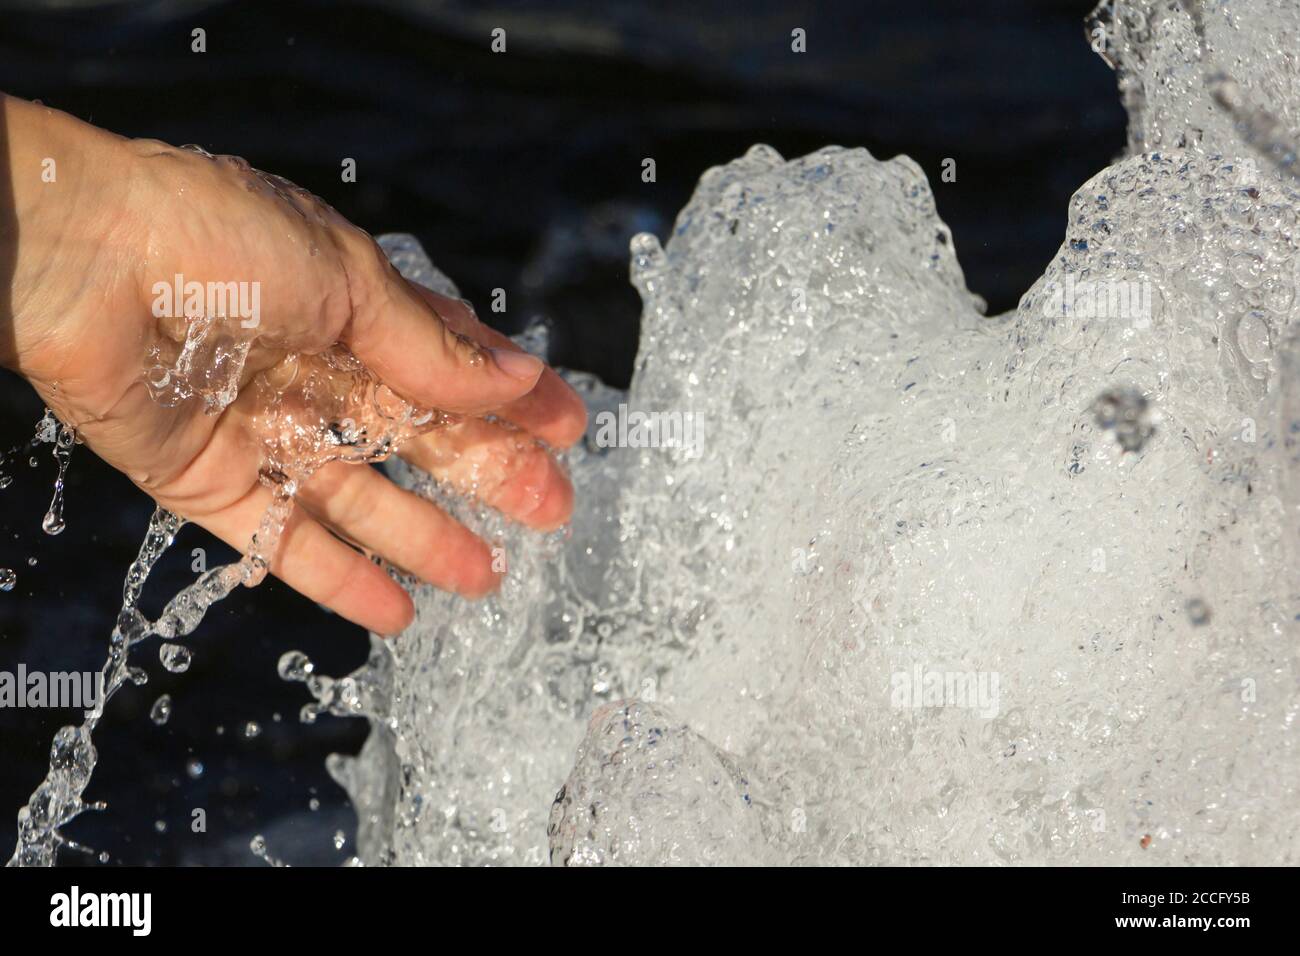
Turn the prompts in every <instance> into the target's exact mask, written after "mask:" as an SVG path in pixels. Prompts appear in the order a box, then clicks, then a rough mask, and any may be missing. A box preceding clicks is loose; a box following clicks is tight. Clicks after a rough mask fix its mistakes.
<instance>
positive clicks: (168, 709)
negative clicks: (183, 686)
mask: <svg viewBox="0 0 1300 956" xmlns="http://www.w3.org/2000/svg"><path fill="white" fill-rule="evenodd" d="M171 716H172V698H171V695H170V694H163V695H162V696H161V697H159V698H158V699H157V700H155V701H154V702H153V707H152V708H151V709H150V711H149V719H150V720H152V721H153V722H154V723H155V724H157V725H158V726H159V727H161V726H162V725H163V724H165V723H167V721H169V720H171Z"/></svg>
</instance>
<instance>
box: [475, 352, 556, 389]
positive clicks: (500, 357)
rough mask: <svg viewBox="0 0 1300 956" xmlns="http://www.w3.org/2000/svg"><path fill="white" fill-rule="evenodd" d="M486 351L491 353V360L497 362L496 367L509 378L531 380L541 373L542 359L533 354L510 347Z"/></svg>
mask: <svg viewBox="0 0 1300 956" xmlns="http://www.w3.org/2000/svg"><path fill="white" fill-rule="evenodd" d="M488 351H489V352H491V353H492V361H494V362H496V363H497V368H499V369H501V371H503V372H505V373H506V374H507V375H509V376H510V377H511V378H517V379H519V380H520V381H523V382H531V381H533V380H534V379H536V378H537V376H539V375H541V374H542V368H543V365H542V360H541V359H539V358H537V357H536V356H535V355H529V354H528V353H527V352H516V351H514V350H512V349H488Z"/></svg>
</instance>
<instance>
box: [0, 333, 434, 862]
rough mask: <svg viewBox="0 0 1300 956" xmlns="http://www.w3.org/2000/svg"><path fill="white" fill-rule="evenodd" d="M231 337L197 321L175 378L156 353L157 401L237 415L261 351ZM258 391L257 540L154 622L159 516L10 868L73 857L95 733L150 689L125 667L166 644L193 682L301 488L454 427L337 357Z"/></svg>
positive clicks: (291, 371)
mask: <svg viewBox="0 0 1300 956" xmlns="http://www.w3.org/2000/svg"><path fill="white" fill-rule="evenodd" d="M230 326H231V323H229V322H225V321H218V320H215V319H212V318H210V317H201V318H196V319H194V320H193V321H192V322H191V323H190V325H189V326H188V327H187V330H186V334H185V342H184V345H183V346H182V347H181V349H180V350H179V354H178V355H177V356H176V358H175V359H174V361H173V364H172V365H171V366H166V365H163V364H161V358H162V355H161V352H160V351H158V350H155V351H154V352H153V353H152V354H151V355H150V356H149V359H148V361H149V362H150V363H151V364H150V365H149V367H148V368H147V370H146V371H145V379H146V383H147V384H148V385H149V386H150V390H151V394H152V395H153V396H154V398H155V399H157V400H158V401H159V402H161V403H162V404H164V405H168V406H173V405H180V404H181V403H183V402H187V401H191V400H201V401H202V402H203V403H204V410H205V411H206V412H207V413H209V414H216V413H219V412H221V411H222V410H223V409H224V408H225V407H226V406H227V405H229V404H230V402H232V401H233V400H234V398H235V397H236V395H237V394H238V391H239V382H240V376H241V373H242V372H243V367H244V360H245V358H246V357H247V355H248V353H249V349H250V347H251V344H252V339H251V338H250V337H247V336H245V337H243V338H240V337H239V336H238V335H236V334H234V333H232V331H231V328H230ZM251 387H252V388H253V389H255V395H256V405H255V407H254V411H253V424H254V429H255V431H256V434H257V435H258V437H259V439H260V441H261V446H262V462H261V466H260V469H259V475H260V478H261V480H262V482H263V484H265V485H266V486H267V487H269V488H270V490H271V491H272V500H271V503H270V504H269V506H268V508H267V510H266V512H265V514H264V515H263V517H262V519H261V522H260V524H259V527H258V529H257V531H256V533H255V534H254V535H253V536H252V538H251V540H250V541H249V544H248V547H247V549H246V550H245V552H244V554H243V555H242V556H241V558H240V559H239V560H238V561H236V562H233V563H231V564H227V565H223V566H220V567H216V568H212V569H211V570H208V571H206V572H204V573H203V574H201V575H200V576H199V577H198V579H197V580H195V581H194V582H193V583H192V584H190V585H189V586H187V587H186V588H184V589H183V590H182V591H181V592H180V593H179V594H177V595H176V596H175V597H173V598H172V599H171V600H170V601H169V602H168V603H167V604H166V606H165V607H164V608H163V611H162V613H161V615H159V617H158V619H157V620H155V621H149V620H147V619H146V618H145V616H144V615H143V614H142V613H141V611H140V609H139V599H140V596H141V593H142V591H143V589H144V585H145V582H146V580H147V578H148V576H149V573H150V571H151V570H152V568H153V567H154V565H155V564H156V563H157V561H158V559H159V558H160V557H161V556H162V554H163V552H165V551H166V549H167V548H168V547H169V546H170V545H171V543H172V542H173V540H174V539H175V536H176V533H177V532H178V531H179V529H180V527H181V526H182V524H183V520H182V519H181V518H179V517H178V516H176V515H174V514H171V513H170V512H168V511H166V510H164V509H161V508H159V509H158V510H156V511H155V512H154V515H153V517H152V519H151V520H150V526H149V530H148V533H147V534H146V536H145V541H144V544H143V546H142V548H141V550H140V554H139V556H138V557H137V559H136V561H135V562H134V563H133V564H132V566H131V568H130V570H129V571H128V573H127V579H126V584H125V586H124V588H123V604H122V610H121V612H120V613H119V615H118V620H117V625H116V627H115V628H114V629H113V633H112V636H111V638H110V650H109V657H108V660H107V661H106V662H105V664H104V667H103V669H102V673H103V675H104V678H105V679H104V686H105V693H104V694H103V695H101V696H100V698H99V699H98V700H97V701H96V706H95V709H94V710H93V711H89V712H87V713H86V715H85V719H84V720H83V722H82V724H81V725H80V726H79V727H65V728H63V729H62V730H60V731H59V734H58V735H57V736H56V738H55V742H54V746H53V748H52V750H51V760H50V769H49V772H48V773H47V775H46V778H45V780H44V781H43V782H42V783H41V785H40V786H39V787H38V788H37V789H36V791H35V792H34V793H33V794H32V797H31V799H30V800H29V801H28V803H27V805H26V806H24V807H22V808H20V809H19V811H18V843H17V846H16V848H15V851H14V855H13V857H12V859H11V860H10V861H9V863H10V865H15V866H31V865H39V866H50V865H53V863H54V861H55V856H56V853H57V850H58V848H59V847H60V846H64V845H66V846H75V844H73V843H72V842H71V841H69V840H67V839H66V838H65V837H64V836H63V834H62V833H61V832H60V829H59V828H60V827H62V826H64V825H66V824H67V823H68V822H69V821H70V820H72V819H74V818H75V817H76V816H77V815H79V814H80V813H81V812H83V811H84V810H85V809H87V805H86V804H85V803H83V802H82V799H81V796H82V793H83V792H84V790H85V787H86V786H87V784H88V783H89V781H90V776H91V773H92V772H93V770H94V767H95V763H96V760H97V754H96V751H95V748H94V745H93V743H92V734H93V731H94V728H95V726H96V725H97V724H98V722H99V720H100V719H101V718H102V716H103V709H104V705H105V704H106V703H107V701H108V700H109V699H111V698H112V696H113V695H114V694H115V693H116V692H117V690H118V689H119V688H120V687H121V686H122V685H123V684H124V683H125V682H126V681H127V680H128V679H129V680H131V681H132V682H133V683H136V684H142V683H144V682H145V681H146V680H147V675H146V674H145V673H144V671H142V670H140V669H138V668H134V667H131V666H129V665H128V663H127V661H128V657H129V653H130V649H131V648H132V647H133V646H135V645H136V644H139V643H140V642H142V641H144V640H146V639H148V638H149V637H154V636H157V637H160V638H162V639H163V640H164V642H165V643H164V644H163V645H162V647H160V650H159V656H160V661H161V662H162V664H163V666H164V667H166V668H167V669H168V670H170V671H173V672H176V673H179V672H183V671H184V670H186V669H187V668H188V666H189V661H190V659H191V655H190V651H189V650H188V649H187V648H185V647H183V646H181V645H179V644H176V643H174V642H175V641H176V640H177V639H179V638H183V637H186V636H187V635H189V634H191V633H193V631H194V630H195V629H196V628H197V627H198V626H199V624H200V623H201V622H202V620H203V618H204V616H205V615H206V614H207V612H208V610H209V608H211V607H212V606H213V605H214V604H216V603H217V602H218V601H220V600H221V599H223V598H225V597H226V596H227V595H229V594H230V593H231V592H232V591H233V590H234V589H235V588H236V587H238V586H240V585H244V586H248V587H252V586H255V585H257V584H259V583H260V582H261V581H262V580H263V578H264V577H265V576H266V573H267V570H268V568H269V567H270V564H271V562H272V560H273V558H274V555H275V550H276V547H277V544H278V542H279V539H280V535H281V533H282V531H283V529H284V527H285V524H286V522H287V521H288V519H289V516H290V514H291V513H292V510H293V503H294V499H293V496H294V494H295V493H296V491H297V489H298V488H299V487H300V486H301V484H302V482H304V481H306V480H307V479H308V478H309V477H310V476H311V475H312V474H313V473H314V472H315V471H316V470H317V469H318V468H320V467H322V466H323V465H325V464H327V463H329V462H333V461H343V462H347V463H353V464H366V463H368V462H374V461H382V460H383V459H385V458H386V457H388V456H389V455H390V454H392V452H393V451H394V450H395V449H396V448H397V447H399V446H400V445H401V444H402V443H403V442H404V441H408V440H410V439H411V438H412V437H414V436H416V435H420V434H425V433H427V432H429V431H431V430H433V429H435V428H438V427H440V426H442V425H444V424H447V423H449V422H451V421H454V420H455V419H454V418H453V416H449V415H445V414H443V413H441V412H438V411H436V410H431V409H421V408H417V407H415V406H412V405H410V404H409V403H407V402H405V401H403V400H402V399H400V398H399V397H398V396H397V395H396V394H395V393H393V392H392V391H391V390H389V389H388V388H387V387H386V386H384V385H382V384H381V383H380V382H379V381H378V380H377V379H376V378H375V377H374V376H373V375H372V374H371V373H370V372H369V371H368V370H367V369H366V368H365V366H364V365H363V364H362V363H361V362H360V361H358V360H357V359H356V358H355V357H354V356H352V355H351V353H350V352H348V351H347V349H346V348H344V347H342V346H337V345H336V346H334V347H332V348H330V349H328V350H327V351H325V352H323V353H321V354H319V355H306V354H302V355H293V354H291V355H289V356H287V357H286V359H285V360H284V361H282V362H281V363H280V365H278V366H277V367H276V368H275V369H273V370H271V372H269V373H261V374H259V375H258V376H257V378H256V379H255V380H254V381H253V383H252V386H251ZM56 428H57V432H55V434H56V436H57V443H56V449H55V454H56V458H58V461H59V469H60V470H59V480H58V482H57V483H56V486H55V502H54V504H52V505H51V509H50V515H47V517H46V521H45V527H46V530H47V531H49V532H50V533H52V534H56V533H58V531H59V530H62V526H63V522H62V482H63V475H64V472H65V469H66V467H67V456H68V454H70V452H71V448H72V445H73V444H75V440H76V433H75V431H74V430H73V429H72V428H70V427H66V426H62V427H61V426H58V423H57V420H56V419H54V417H53V415H52V414H51V413H48V412H47V415H46V418H45V419H44V420H43V422H42V434H45V433H46V432H51V431H54V430H55V429H56ZM171 713H172V703H171V698H170V697H168V696H166V695H164V696H163V697H160V698H159V699H158V700H157V701H156V702H155V704H154V706H153V708H152V710H151V712H150V717H151V719H152V720H153V722H154V723H155V724H158V725H162V724H165V723H166V722H167V720H168V719H169V718H170V716H171ZM258 732H260V728H257V727H256V725H254V724H250V725H249V726H248V727H247V728H245V736H250V737H251V736H255V735H256V733H258ZM80 849H84V848H80Z"/></svg>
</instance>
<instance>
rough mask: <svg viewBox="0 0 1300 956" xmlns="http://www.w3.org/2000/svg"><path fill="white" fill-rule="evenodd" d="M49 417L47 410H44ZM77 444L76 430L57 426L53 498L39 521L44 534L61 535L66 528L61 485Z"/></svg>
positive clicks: (65, 426) (62, 425) (61, 425)
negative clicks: (56, 468) (56, 466)
mask: <svg viewBox="0 0 1300 956" xmlns="http://www.w3.org/2000/svg"><path fill="white" fill-rule="evenodd" d="M46 414H47V415H49V414H50V412H49V409H46ZM76 444H77V430H76V429H75V428H72V427H70V426H68V425H64V424H61V423H60V425H59V430H58V434H57V435H56V436H55V438H54V460H55V462H56V463H57V464H58V469H59V470H58V474H57V475H56V476H55V478H54V496H53V497H52V498H51V499H50V507H49V510H47V511H46V512H45V517H44V518H43V519H42V520H41V529H42V530H43V531H44V532H45V533H46V534H62V533H63V529H64V528H65V527H67V525H66V524H65V523H64V520H63V485H64V481H65V480H66V479H67V476H68V462H70V461H71V460H72V449H73V447H74V446H75V445H76Z"/></svg>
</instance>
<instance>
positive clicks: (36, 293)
mask: <svg viewBox="0 0 1300 956" xmlns="http://www.w3.org/2000/svg"><path fill="white" fill-rule="evenodd" d="M124 143H125V140H123V139H122V138H121V137H119V136H116V135H114V134H112V133H108V132H105V131H103V130H100V129H97V128H96V127H94V126H91V125H89V124H88V123H83V122H81V121H80V120H77V119H75V118H74V117H72V116H69V115H68V114H66V113H62V112H60V111H58V110H54V109H50V108H48V107H45V106H41V105H39V104H35V103H29V102H27V101H25V100H20V99H17V98H16V97H11V96H7V95H5V94H3V93H0V365H3V366H5V367H7V368H10V369H18V370H21V365H22V362H21V356H22V351H23V348H24V344H25V340H26V339H28V338H30V337H31V336H33V335H45V334H48V333H49V331H50V330H49V328H48V325H49V321H48V319H49V317H51V316H57V315H58V313H59V309H60V308H61V307H62V306H63V305H64V301H63V300H65V299H66V298H67V297H68V295H69V292H70V290H78V289H79V287H80V285H81V283H83V282H85V281H87V279H88V278H89V277H88V276H86V275H85V274H84V272H79V270H80V269H81V267H82V266H83V265H84V263H86V262H89V261H91V260H92V259H93V258H94V256H95V254H96V252H97V251H98V247H99V246H100V245H101V244H102V243H103V241H104V238H105V237H106V236H107V235H108V234H109V231H110V226H111V217H112V209H113V203H112V202H106V201H105V200H106V199H109V198H111V195H112V194H121V193H122V192H124V190H125V188H126V185H127V184H126V183H124V182H121V181H120V180H124V179H126V178H127V177H128V176H129V165H128V164H127V162H126V161H125V160H126V152H127V151H126V150H125V149H123V144H124ZM106 194H108V195H106ZM56 280H57V281H56ZM37 317H39V319H40V321H31V320H32V319H35V318H37Z"/></svg>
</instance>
